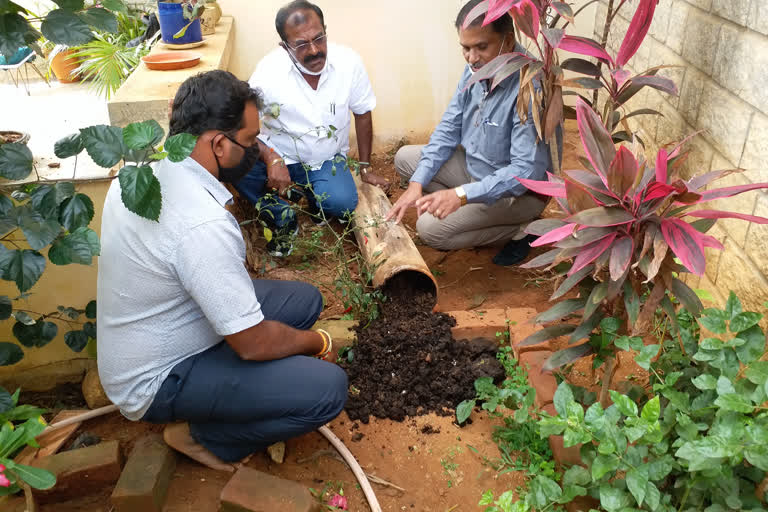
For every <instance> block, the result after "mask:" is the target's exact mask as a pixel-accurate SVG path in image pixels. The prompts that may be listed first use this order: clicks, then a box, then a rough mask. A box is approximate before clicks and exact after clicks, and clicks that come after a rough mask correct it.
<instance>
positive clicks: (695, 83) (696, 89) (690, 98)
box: [677, 66, 709, 126]
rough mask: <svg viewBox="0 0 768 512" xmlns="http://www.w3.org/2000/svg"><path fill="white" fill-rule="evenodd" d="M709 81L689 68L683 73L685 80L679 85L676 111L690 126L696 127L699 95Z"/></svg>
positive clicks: (697, 71)
mask: <svg viewBox="0 0 768 512" xmlns="http://www.w3.org/2000/svg"><path fill="white" fill-rule="evenodd" d="M707 80H709V78H707V76H706V75H705V74H704V73H702V72H700V71H699V70H697V69H696V68H694V67H693V66H689V67H688V69H686V71H685V79H684V80H683V83H682V84H680V85H681V87H680V102H679V103H678V106H677V110H678V112H680V114H681V115H682V116H683V118H684V119H685V120H686V121H687V122H688V124H690V125H692V126H696V122H697V121H698V118H699V108H700V105H701V94H702V92H703V91H704V84H705V82H706V81H707Z"/></svg>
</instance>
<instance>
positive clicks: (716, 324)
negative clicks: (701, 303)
mask: <svg viewBox="0 0 768 512" xmlns="http://www.w3.org/2000/svg"><path fill="white" fill-rule="evenodd" d="M725 322H726V318H725V313H724V312H723V311H720V310H718V309H711V308H710V309H705V310H704V311H703V313H702V317H701V318H699V323H700V324H701V326H702V327H704V328H705V329H707V330H709V331H712V332H714V333H715V334H725V333H726V325H725Z"/></svg>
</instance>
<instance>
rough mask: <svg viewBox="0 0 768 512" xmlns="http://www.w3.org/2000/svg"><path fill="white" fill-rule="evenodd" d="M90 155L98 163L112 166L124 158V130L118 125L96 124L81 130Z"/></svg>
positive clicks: (81, 135)
mask: <svg viewBox="0 0 768 512" xmlns="http://www.w3.org/2000/svg"><path fill="white" fill-rule="evenodd" d="M80 138H81V139H82V141H83V145H84V146H85V150H86V151H87V152H88V156H90V157H91V159H92V160H93V161H94V162H96V165H99V166H101V167H105V168H110V167H112V166H114V165H117V163H118V162H119V161H120V160H122V159H123V154H124V152H125V148H124V147H123V130H122V129H121V128H118V127H116V126H108V125H103V124H102V125H95V126H89V127H87V128H82V129H81V130H80Z"/></svg>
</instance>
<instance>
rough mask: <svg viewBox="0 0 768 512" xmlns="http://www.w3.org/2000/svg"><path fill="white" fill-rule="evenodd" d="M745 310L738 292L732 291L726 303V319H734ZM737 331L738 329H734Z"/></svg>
mask: <svg viewBox="0 0 768 512" xmlns="http://www.w3.org/2000/svg"><path fill="white" fill-rule="evenodd" d="M742 311H743V309H742V307H741V301H740V300H739V298H738V297H736V294H735V293H733V292H731V293H730V294H729V295H728V301H727V302H726V303H725V319H726V320H733V318H734V317H735V316H736V315H738V314H739V313H741V312H742ZM734 332H737V331H734Z"/></svg>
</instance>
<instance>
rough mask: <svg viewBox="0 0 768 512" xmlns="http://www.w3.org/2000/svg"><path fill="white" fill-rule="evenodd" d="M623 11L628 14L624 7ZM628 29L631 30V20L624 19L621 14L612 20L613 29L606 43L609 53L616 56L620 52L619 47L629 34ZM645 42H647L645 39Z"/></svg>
mask: <svg viewBox="0 0 768 512" xmlns="http://www.w3.org/2000/svg"><path fill="white" fill-rule="evenodd" d="M621 12H622V13H624V14H625V15H626V14H627V11H624V9H622V10H621ZM627 30H629V21H627V20H626V19H624V18H623V17H622V16H621V15H619V16H616V17H615V18H613V21H612V22H611V30H610V32H609V33H608V43H607V44H606V46H607V47H608V53H610V54H611V55H614V56H615V55H617V54H618V53H619V48H621V43H622V42H623V41H624V37H625V36H626V35H627ZM643 44H647V43H646V42H645V41H644V42H643Z"/></svg>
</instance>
